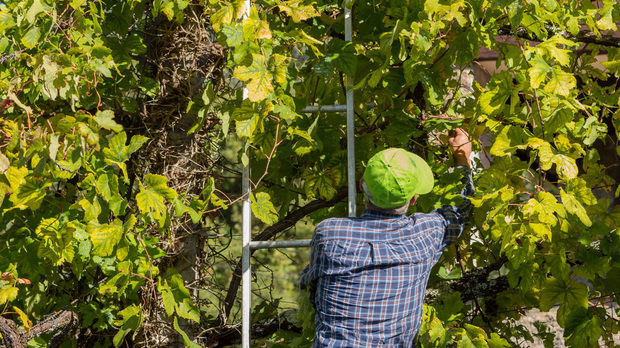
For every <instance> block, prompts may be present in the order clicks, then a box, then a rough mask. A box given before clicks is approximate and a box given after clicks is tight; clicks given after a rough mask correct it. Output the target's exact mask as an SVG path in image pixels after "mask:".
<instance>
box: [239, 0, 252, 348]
mask: <svg viewBox="0 0 620 348" xmlns="http://www.w3.org/2000/svg"><path fill="white" fill-rule="evenodd" d="M244 6H245V13H244V14H243V17H242V18H243V19H245V18H247V17H248V16H249V15H250V6H251V3H250V0H245V2H244ZM247 97H248V89H247V87H243V99H247ZM247 141H248V140H246V144H247ZM244 145H245V144H244ZM244 148H245V149H247V146H244ZM241 176H242V177H241V191H242V192H241V194H242V195H244V197H243V207H242V213H241V214H242V227H241V231H242V235H243V237H242V248H243V249H242V251H241V270H242V273H241V347H242V348H250V329H251V325H252V322H251V320H250V310H251V308H252V269H251V266H250V258H251V257H252V254H251V251H250V243H251V242H252V210H251V206H250V204H251V202H250V163H249V161H248V163H247V165H244V166H243V173H242V175H241Z"/></svg>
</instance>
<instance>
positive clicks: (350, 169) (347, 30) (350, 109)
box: [344, 0, 357, 217]
mask: <svg viewBox="0 0 620 348" xmlns="http://www.w3.org/2000/svg"><path fill="white" fill-rule="evenodd" d="M351 2H352V1H350V0H346V1H345V4H344V6H345V8H344V38H345V41H348V42H352V41H353V25H352V23H351V20H352V19H351V15H352V13H351ZM345 90H346V95H347V182H348V190H349V216H350V217H355V216H356V213H355V196H356V195H357V191H356V188H355V186H356V185H355V134H354V132H355V122H354V117H355V115H354V111H355V110H354V104H353V76H351V75H347V80H346V86H345Z"/></svg>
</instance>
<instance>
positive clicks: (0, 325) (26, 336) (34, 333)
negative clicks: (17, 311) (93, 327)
mask: <svg viewBox="0 0 620 348" xmlns="http://www.w3.org/2000/svg"><path fill="white" fill-rule="evenodd" d="M78 323H79V320H78V316H77V314H75V312H72V311H66V310H63V311H58V312H55V313H53V314H52V315H50V316H48V317H47V318H45V319H44V320H42V321H40V322H38V323H37V324H36V325H34V326H33V327H32V329H30V331H29V332H28V333H25V332H24V330H22V329H20V328H19V327H17V325H16V324H15V322H13V321H12V320H10V319H6V318H4V317H0V333H1V334H2V338H3V339H4V341H2V343H4V346H6V348H26V347H27V346H28V341H30V340H31V339H33V338H35V337H39V336H41V335H44V334H46V333H50V332H53V331H56V330H58V329H62V330H61V331H60V332H59V333H57V334H56V335H54V336H53V337H52V338H51V339H50V342H49V344H48V347H50V348H52V347H57V346H59V345H60V343H62V342H63V341H64V338H65V336H67V334H68V333H69V332H71V330H72V329H74V328H75V327H76V326H77V324H78Z"/></svg>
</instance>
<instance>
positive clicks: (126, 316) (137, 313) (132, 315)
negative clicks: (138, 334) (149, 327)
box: [112, 304, 142, 347]
mask: <svg viewBox="0 0 620 348" xmlns="http://www.w3.org/2000/svg"><path fill="white" fill-rule="evenodd" d="M118 315H120V316H121V317H122V319H118V320H116V321H114V325H117V326H120V328H119V330H118V332H117V333H116V335H114V338H113V339H112V343H114V346H115V347H118V346H120V345H121V343H123V339H124V338H125V336H126V335H127V334H128V333H129V332H131V331H136V330H138V328H139V327H140V325H142V308H140V307H139V306H137V305H135V304H134V305H131V306H129V307H125V309H123V310H122V311H119V312H118Z"/></svg>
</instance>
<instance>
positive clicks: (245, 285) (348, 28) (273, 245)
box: [241, 0, 356, 348]
mask: <svg viewBox="0 0 620 348" xmlns="http://www.w3.org/2000/svg"><path fill="white" fill-rule="evenodd" d="M351 3H352V1H350V0H345V2H344V32H345V34H344V36H345V41H348V42H351V41H352V36H353V27H352V21H351ZM245 5H246V6H245V8H246V14H245V15H244V18H245V17H247V15H248V13H249V10H250V0H246V2H245ZM345 90H346V104H345V105H340V104H338V105H325V106H308V107H306V108H304V109H303V110H302V113H315V112H345V113H346V117H347V182H348V199H349V204H348V211H349V216H350V217H354V216H355V215H356V213H355V196H356V189H355V182H356V181H355V140H354V133H353V132H354V122H353V121H354V119H353V118H354V114H353V108H354V106H353V76H348V75H347V78H346V84H345ZM243 97H244V98H246V97H247V90H246V89H245V88H244V91H243ZM241 185H242V186H241V191H242V192H241V194H242V195H244V196H245V199H244V200H243V210H242V217H243V218H242V234H243V250H242V254H241V265H242V276H241V284H242V297H241V307H242V312H241V346H242V348H250V329H251V321H250V310H251V308H252V277H251V267H250V258H251V250H257V249H277V248H300V247H308V246H310V239H300V240H287V241H254V242H253V241H252V234H251V231H252V219H251V216H252V212H251V207H250V199H249V197H250V195H249V192H250V168H249V163H248V166H244V167H243V174H242V184H241Z"/></svg>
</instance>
